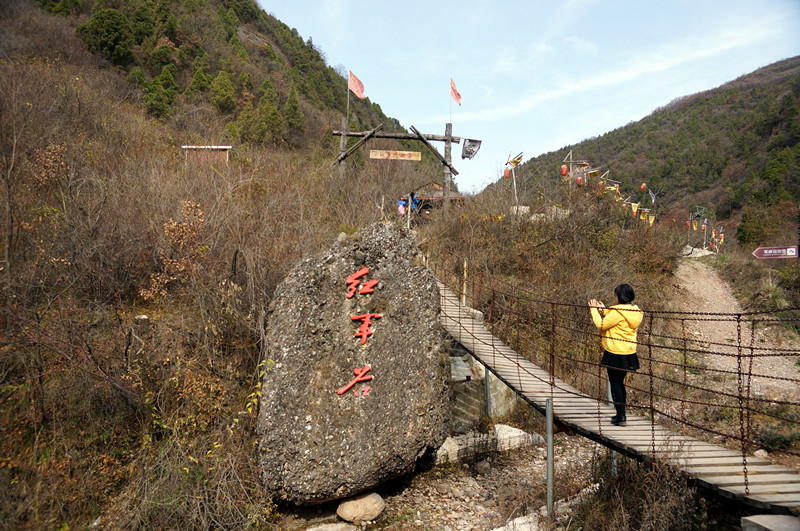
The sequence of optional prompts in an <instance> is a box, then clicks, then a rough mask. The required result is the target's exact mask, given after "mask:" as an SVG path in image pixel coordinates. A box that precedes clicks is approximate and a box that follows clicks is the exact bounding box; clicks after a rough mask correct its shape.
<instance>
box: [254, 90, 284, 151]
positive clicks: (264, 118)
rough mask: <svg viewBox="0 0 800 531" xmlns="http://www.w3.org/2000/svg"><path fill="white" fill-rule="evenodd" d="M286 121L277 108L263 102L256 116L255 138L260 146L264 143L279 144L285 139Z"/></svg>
mask: <svg viewBox="0 0 800 531" xmlns="http://www.w3.org/2000/svg"><path fill="white" fill-rule="evenodd" d="M285 126H286V121H285V120H284V119H283V116H281V113H280V112H279V111H278V109H277V107H275V106H274V105H272V104H270V103H269V102H268V101H264V100H263V99H262V100H261V104H260V105H259V106H258V112H257V114H256V120H255V125H254V128H253V136H254V138H255V140H256V142H258V143H259V144H263V143H264V142H278V141H280V140H281V139H282V138H283V129H284V127H285Z"/></svg>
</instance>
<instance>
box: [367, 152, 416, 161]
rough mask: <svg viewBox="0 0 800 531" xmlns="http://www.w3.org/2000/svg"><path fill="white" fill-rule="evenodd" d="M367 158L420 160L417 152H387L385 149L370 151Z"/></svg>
mask: <svg viewBox="0 0 800 531" xmlns="http://www.w3.org/2000/svg"><path fill="white" fill-rule="evenodd" d="M369 158H371V159H383V160H422V153H420V152H419V151H389V150H385V149H370V150H369Z"/></svg>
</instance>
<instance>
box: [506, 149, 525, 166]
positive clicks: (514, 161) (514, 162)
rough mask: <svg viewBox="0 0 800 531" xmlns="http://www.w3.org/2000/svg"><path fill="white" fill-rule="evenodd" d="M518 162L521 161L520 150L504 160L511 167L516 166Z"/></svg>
mask: <svg viewBox="0 0 800 531" xmlns="http://www.w3.org/2000/svg"><path fill="white" fill-rule="evenodd" d="M520 162H522V152H520V154H519V155H517V156H516V157H514V158H513V159H509V161H508V162H506V164H510V165H511V167H512V168H516V167H517V166H518V165H519V163H520Z"/></svg>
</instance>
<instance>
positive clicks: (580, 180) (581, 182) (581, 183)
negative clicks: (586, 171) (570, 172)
mask: <svg viewBox="0 0 800 531" xmlns="http://www.w3.org/2000/svg"><path fill="white" fill-rule="evenodd" d="M577 181H578V184H579V185H581V186H583V177H578V179H577Z"/></svg>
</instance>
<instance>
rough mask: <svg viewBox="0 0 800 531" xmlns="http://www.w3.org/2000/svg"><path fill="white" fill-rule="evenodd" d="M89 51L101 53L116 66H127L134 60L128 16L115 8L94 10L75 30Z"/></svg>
mask: <svg viewBox="0 0 800 531" xmlns="http://www.w3.org/2000/svg"><path fill="white" fill-rule="evenodd" d="M75 33H76V34H77V36H78V38H79V39H81V40H82V41H83V42H84V44H86V47H87V48H88V49H89V51H91V52H100V53H102V54H103V55H104V56H105V57H106V58H107V59H108V60H109V61H111V62H112V63H114V64H115V65H117V66H127V65H129V64H130V63H132V62H133V61H134V59H135V58H134V56H133V54H132V53H131V46H133V32H132V31H131V25H130V22H128V17H126V16H125V15H124V14H123V13H121V12H119V11H117V10H116V9H100V10H99V11H95V13H94V14H92V18H90V19H89V20H88V21H87V22H86V23H85V24H81V25H80V26H78V28H77V29H76V30H75Z"/></svg>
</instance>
